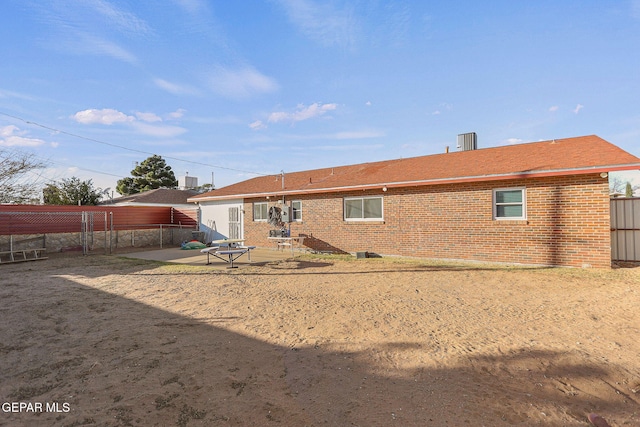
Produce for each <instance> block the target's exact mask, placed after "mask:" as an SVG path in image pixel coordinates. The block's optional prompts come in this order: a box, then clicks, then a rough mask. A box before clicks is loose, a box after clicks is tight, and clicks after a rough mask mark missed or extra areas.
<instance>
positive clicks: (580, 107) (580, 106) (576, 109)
mask: <svg viewBox="0 0 640 427" xmlns="http://www.w3.org/2000/svg"><path fill="white" fill-rule="evenodd" d="M583 108H584V105H582V104H578V105H576V108H574V109H573V112H574V114H578V113H579V112H580V110H582V109H583Z"/></svg>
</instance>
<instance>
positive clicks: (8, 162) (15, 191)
mask: <svg viewBox="0 0 640 427" xmlns="http://www.w3.org/2000/svg"><path fill="white" fill-rule="evenodd" d="M44 167H45V165H44V164H43V163H41V162H39V161H37V160H34V159H33V157H31V156H29V155H28V154H25V153H20V152H16V151H9V150H2V149H0V203H34V202H35V203H38V202H39V200H40V197H39V194H38V193H39V187H38V182H37V181H36V180H33V179H26V178H27V177H28V175H29V173H30V172H33V171H35V170H37V169H41V168H44Z"/></svg>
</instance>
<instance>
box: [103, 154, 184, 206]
mask: <svg viewBox="0 0 640 427" xmlns="http://www.w3.org/2000/svg"><path fill="white" fill-rule="evenodd" d="M131 175H132V177H127V178H123V179H121V180H119V181H118V185H117V186H116V191H117V192H118V193H120V194H122V195H123V196H128V195H131V194H136V193H141V192H143V191H147V190H153V189H156V188H177V187H178V180H176V176H175V175H174V174H173V171H172V170H171V166H169V165H167V163H166V162H165V161H164V159H163V158H162V157H160V156H158V155H156V154H154V155H153V156H151V157H149V158H147V159H146V160H144V161H143V162H142V163H140V164H139V165H137V166H136V167H135V168H134V169H133V170H132V171H131Z"/></svg>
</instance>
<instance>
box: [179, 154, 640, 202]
mask: <svg viewBox="0 0 640 427" xmlns="http://www.w3.org/2000/svg"><path fill="white" fill-rule="evenodd" d="M634 169H638V170H640V163H630V164H625V165H605V166H593V167H581V168H569V169H554V170H544V171H522V172H509V173H505V174H492V175H477V176H463V177H454V178H436V179H425V180H415V181H396V182H376V183H371V184H358V185H349V186H342V187H326V188H312V189H306V190H304V189H295V190H280V191H269V192H260V193H244V194H229V195H221V196H206V197H199V198H189V199H187V201H188V202H194V203H198V202H207V201H216V200H228V199H255V198H262V197H264V198H266V197H280V196H290V195H305V194H321V193H343V192H347V191H358V190H370V189H382V188H383V187H387V188H400V187H419V186H425V185H438V184H462V183H468V182H484V181H500V180H510V179H522V178H544V177H550V176H566V175H585V174H591V173H601V172H607V173H608V172H616V171H623V170H634Z"/></svg>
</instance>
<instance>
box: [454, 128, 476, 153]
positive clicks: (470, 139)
mask: <svg viewBox="0 0 640 427" xmlns="http://www.w3.org/2000/svg"><path fill="white" fill-rule="evenodd" d="M477 149H478V136H477V135H476V133H475V132H469V133H461V134H459V135H458V151H469V150H477Z"/></svg>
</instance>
